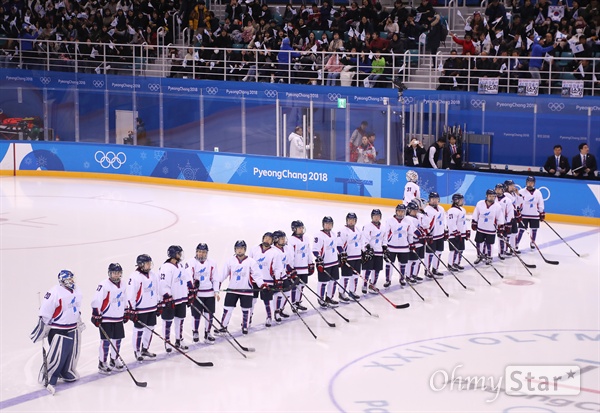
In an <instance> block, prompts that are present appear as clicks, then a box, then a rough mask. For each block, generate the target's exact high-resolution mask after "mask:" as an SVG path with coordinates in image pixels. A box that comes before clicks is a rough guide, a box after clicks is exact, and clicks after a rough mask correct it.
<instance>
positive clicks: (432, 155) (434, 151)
mask: <svg viewBox="0 0 600 413" xmlns="http://www.w3.org/2000/svg"><path fill="white" fill-rule="evenodd" d="M444 145H446V139H445V138H444V137H442V136H440V137H439V138H438V139H437V141H436V142H434V143H433V144H432V145H431V146H430V147H429V149H427V155H426V156H425V160H424V161H423V166H424V167H425V168H433V169H438V166H437V162H438V161H439V159H440V155H442V150H443V149H444Z"/></svg>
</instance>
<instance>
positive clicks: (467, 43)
mask: <svg viewBox="0 0 600 413" xmlns="http://www.w3.org/2000/svg"><path fill="white" fill-rule="evenodd" d="M449 34H450V37H452V40H453V41H454V43H456V44H459V45H461V46H462V54H463V55H466V54H467V53H468V54H470V55H476V54H477V49H476V48H475V44H474V43H473V40H472V39H471V36H470V35H469V34H467V33H465V38H464V39H459V38H458V37H456V35H455V34H454V33H452V32H450V33H449Z"/></svg>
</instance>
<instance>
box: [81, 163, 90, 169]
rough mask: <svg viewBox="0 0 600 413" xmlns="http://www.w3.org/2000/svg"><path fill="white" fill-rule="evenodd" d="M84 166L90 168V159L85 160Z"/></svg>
mask: <svg viewBox="0 0 600 413" xmlns="http://www.w3.org/2000/svg"><path fill="white" fill-rule="evenodd" d="M83 167H84V168H85V169H89V168H90V163H89V162H88V161H85V162H84V163H83Z"/></svg>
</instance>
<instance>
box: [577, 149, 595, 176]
mask: <svg viewBox="0 0 600 413" xmlns="http://www.w3.org/2000/svg"><path fill="white" fill-rule="evenodd" d="M589 152H590V147H589V146H588V144H587V143H580V144H579V155H575V156H574V157H573V160H572V162H571V166H572V167H573V175H575V177H577V178H579V179H594V176H595V172H596V169H598V164H597V163H596V157H595V156H594V155H592V154H590V153H589Z"/></svg>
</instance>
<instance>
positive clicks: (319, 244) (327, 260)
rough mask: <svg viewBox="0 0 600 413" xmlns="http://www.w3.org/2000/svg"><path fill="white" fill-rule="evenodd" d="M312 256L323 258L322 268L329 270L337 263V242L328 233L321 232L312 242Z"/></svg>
mask: <svg viewBox="0 0 600 413" xmlns="http://www.w3.org/2000/svg"><path fill="white" fill-rule="evenodd" d="M313 254H315V256H319V257H323V266H324V267H325V268H331V267H334V266H336V265H337V263H338V253H337V241H336V239H335V238H334V237H332V236H331V231H330V232H329V233H327V232H325V231H323V230H321V231H319V232H317V234H316V235H315V239H314V241H313Z"/></svg>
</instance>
